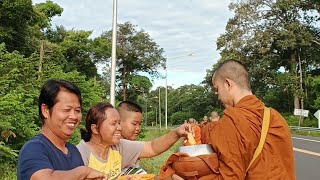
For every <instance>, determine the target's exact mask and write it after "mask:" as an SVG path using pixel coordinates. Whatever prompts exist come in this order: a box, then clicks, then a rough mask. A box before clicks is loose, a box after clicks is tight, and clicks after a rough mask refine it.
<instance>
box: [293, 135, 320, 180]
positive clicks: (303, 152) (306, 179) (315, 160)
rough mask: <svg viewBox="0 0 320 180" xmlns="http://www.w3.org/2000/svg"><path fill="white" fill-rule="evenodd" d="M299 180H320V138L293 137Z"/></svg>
mask: <svg viewBox="0 0 320 180" xmlns="http://www.w3.org/2000/svg"><path fill="white" fill-rule="evenodd" d="M292 142H293V150H294V158H295V169H296V178H297V180H320V138H319V137H309V136H300V135H292Z"/></svg>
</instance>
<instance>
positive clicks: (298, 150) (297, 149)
mask: <svg viewBox="0 0 320 180" xmlns="http://www.w3.org/2000/svg"><path fill="white" fill-rule="evenodd" d="M293 150H294V151H297V152H301V153H305V154H310V155H313V156H319V157H320V153H316V152H312V151H307V150H304V149H299V148H295V147H293Z"/></svg>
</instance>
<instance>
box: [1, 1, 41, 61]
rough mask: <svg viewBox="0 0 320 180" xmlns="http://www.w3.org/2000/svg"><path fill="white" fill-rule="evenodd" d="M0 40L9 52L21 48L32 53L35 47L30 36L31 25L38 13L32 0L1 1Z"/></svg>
mask: <svg viewBox="0 0 320 180" xmlns="http://www.w3.org/2000/svg"><path fill="white" fill-rule="evenodd" d="M0 12H1V13H0V42H1V43H2V42H4V43H5V45H6V49H8V51H9V52H12V51H13V50H19V51H21V52H23V53H24V54H28V55H29V54H30V53H31V52H33V51H34V50H35V49H34V48H35V46H33V40H32V38H31V37H30V33H31V32H30V26H33V25H34V24H35V22H34V20H33V19H34V18H36V13H35V11H34V10H33V6H32V1H31V0H3V1H1V2H0Z"/></svg>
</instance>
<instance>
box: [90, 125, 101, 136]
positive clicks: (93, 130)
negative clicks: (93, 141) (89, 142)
mask: <svg viewBox="0 0 320 180" xmlns="http://www.w3.org/2000/svg"><path fill="white" fill-rule="evenodd" d="M91 131H92V133H94V134H99V132H98V126H97V125H96V124H91Z"/></svg>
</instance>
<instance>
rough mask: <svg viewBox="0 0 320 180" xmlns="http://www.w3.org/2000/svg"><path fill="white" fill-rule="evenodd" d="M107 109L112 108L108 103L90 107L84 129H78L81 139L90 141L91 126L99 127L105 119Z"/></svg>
mask: <svg viewBox="0 0 320 180" xmlns="http://www.w3.org/2000/svg"><path fill="white" fill-rule="evenodd" d="M109 108H114V107H113V106H112V105H111V104H110V103H104V102H99V103H98V104H96V105H95V106H92V107H91V108H90V109H89V111H88V113H87V116H86V128H82V129H80V132H81V138H82V139H83V140H84V141H85V142H88V141H90V139H91V134H92V130H91V125H92V124H96V125H97V126H99V124H100V123H102V122H103V121H104V120H106V119H107V114H106V110H107V109H109Z"/></svg>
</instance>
